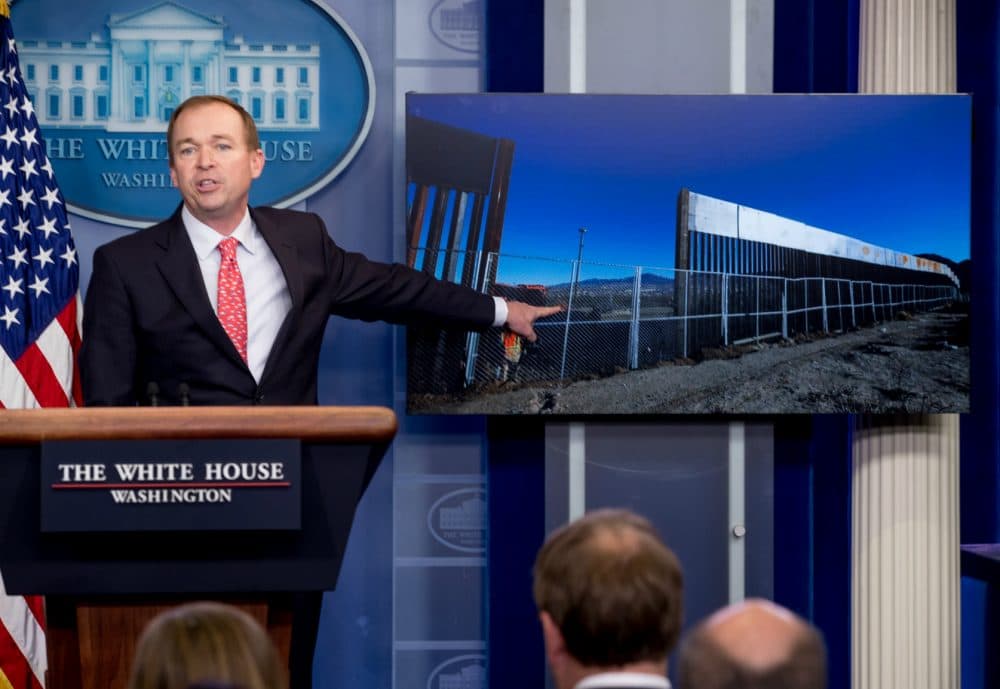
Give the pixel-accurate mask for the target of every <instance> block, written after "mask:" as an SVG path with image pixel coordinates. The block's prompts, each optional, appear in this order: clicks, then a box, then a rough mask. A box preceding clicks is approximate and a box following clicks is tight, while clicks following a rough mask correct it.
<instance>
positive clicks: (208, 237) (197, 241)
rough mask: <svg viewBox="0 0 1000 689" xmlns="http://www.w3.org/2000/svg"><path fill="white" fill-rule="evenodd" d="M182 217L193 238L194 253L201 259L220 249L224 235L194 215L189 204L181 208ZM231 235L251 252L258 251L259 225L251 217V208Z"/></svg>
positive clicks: (185, 227) (189, 235)
mask: <svg viewBox="0 0 1000 689" xmlns="http://www.w3.org/2000/svg"><path fill="white" fill-rule="evenodd" d="M181 219H182V220H183V222H184V229H185V230H187V233H188V237H190V238H191V245H192V246H194V253H195V255H196V256H197V257H198V260H199V261H204V260H205V259H206V258H208V257H209V256H210V255H211V254H212V252H213V251H217V250H218V246H219V242H220V241H222V239H223V237H222V235H221V234H219V233H218V232H216V231H215V230H213V229H212V228H211V227H209V226H208V225H206V224H205V223H203V222H202V221H201V220H198V218H196V217H194V215H193V214H192V213H191V211H189V210H188V208H187V206H184V207H183V208H182V209H181ZM229 236H230V237H235V238H236V240H237V241H238V242H239V243H240V244H242V245H243V248H244V249H246V250H247V251H248V252H250V253H251V254H252V253H254V252H255V251H256V249H257V226H256V225H254V222H253V219H252V218H251V217H250V209H249V208H247V210H246V212H244V214H243V219H242V220H240V224H239V225H237V226H236V229H235V230H233V232H232V234H230V235H229Z"/></svg>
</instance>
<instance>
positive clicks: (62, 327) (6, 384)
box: [0, 295, 83, 689]
mask: <svg viewBox="0 0 1000 689" xmlns="http://www.w3.org/2000/svg"><path fill="white" fill-rule="evenodd" d="M82 312H83V309H82V306H81V304H80V296H79V295H77V296H76V298H75V299H71V300H70V301H69V303H67V304H66V307H65V308H64V309H63V310H62V311H61V312H60V313H59V315H58V316H57V317H56V318H55V319H54V320H53V321H52V322H51V323H49V325H48V327H47V328H45V330H44V331H42V334H41V335H39V336H38V339H37V340H35V342H34V343H33V344H31V345H30V346H29V347H28V348H27V349H26V350H25V351H24V354H22V355H21V358H19V359H18V360H17V361H11V359H10V358H9V357H8V356H7V353H6V352H5V351H4V350H3V348H0V407H5V408H7V409H34V408H37V407H68V406H78V405H79V402H80V383H79V375H78V372H77V370H76V368H75V361H76V355H77V352H78V351H79V349H80V334H79V333H80V330H81V328H80V318H81V315H82ZM0 689H2V688H0Z"/></svg>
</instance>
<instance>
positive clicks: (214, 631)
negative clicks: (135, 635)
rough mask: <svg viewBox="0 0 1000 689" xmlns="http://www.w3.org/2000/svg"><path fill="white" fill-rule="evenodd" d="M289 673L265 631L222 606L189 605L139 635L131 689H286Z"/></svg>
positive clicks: (235, 610) (240, 613)
mask: <svg viewBox="0 0 1000 689" xmlns="http://www.w3.org/2000/svg"><path fill="white" fill-rule="evenodd" d="M287 683H288V682H287V671H286V669H285V668H284V667H283V666H282V663H281V660H280V659H279V657H278V651H277V649H276V648H275V646H274V644H273V643H272V642H271V639H270V638H269V637H268V635H267V632H266V631H264V629H263V627H261V626H260V624H258V623H257V621H256V620H254V619H253V618H252V617H251V616H250V615H248V614H247V613H245V612H243V611H242V610H239V609H238V608H234V607H232V606H230V605H224V604H222V603H208V602H204V603H189V604H186V605H181V606H179V607H176V608H173V609H171V610H168V611H166V612H164V613H161V614H160V615H158V616H156V617H155V618H154V619H153V621H152V622H150V623H149V625H148V626H147V627H146V629H145V631H143V633H142V636H140V637H139V644H138V646H137V647H136V650H135V658H134V660H133V663H132V673H131V676H130V677H129V683H128V687H129V689H188V687H191V686H192V685H196V686H197V685H203V686H218V687H232V689H286V687H287Z"/></svg>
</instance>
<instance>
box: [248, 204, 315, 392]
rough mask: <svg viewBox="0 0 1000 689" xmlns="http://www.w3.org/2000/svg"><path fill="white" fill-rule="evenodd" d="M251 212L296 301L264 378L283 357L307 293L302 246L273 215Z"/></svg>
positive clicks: (271, 356)
mask: <svg viewBox="0 0 1000 689" xmlns="http://www.w3.org/2000/svg"><path fill="white" fill-rule="evenodd" d="M250 215H251V217H252V218H253V221H254V224H255V225H256V226H257V231H258V232H260V235H261V236H262V237H263V238H264V241H266V242H267V245H268V247H270V249H271V253H273V254H274V257H275V259H277V261H278V265H279V266H281V272H282V274H283V275H284V276H285V285H287V287H288V294H289V296H290V297H291V300H292V308H291V309H289V311H288V315H287V316H285V320H284V322H283V323H282V324H281V328H279V329H278V334H277V336H276V337H275V338H274V344H272V345H271V351H270V352H268V354H267V362H266V363H265V365H264V373H263V374H262V375H261V380H264V378H266V377H267V373H268V371H269V370H270V369H271V366H272V363H273V362H274V361H275V360H276V359H278V357H280V356H281V352H282V350H283V349H284V344H285V342H286V340H287V339H288V338H289V337H290V335H291V333H292V330H293V327H294V324H295V322H296V320H297V319H298V315H299V313H300V312H301V310H302V302H303V299H304V298H305V295H304V287H303V284H302V271H301V269H300V266H299V252H298V249H296V248H295V246H294V245H292V244H290V243H289V242H288V241H287V240H286V239H285V236H284V234H283V233H282V232H281V228H280V227H278V226H277V225H276V224H274V223H273V222H271V221H270V219H269V218H267V217H265V216H264V215H262V214H261V213H255V212H254V209H253V208H251V209H250Z"/></svg>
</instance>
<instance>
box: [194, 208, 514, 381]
mask: <svg viewBox="0 0 1000 689" xmlns="http://www.w3.org/2000/svg"><path fill="white" fill-rule="evenodd" d="M181 217H182V219H183V221H184V229H186V230H187V233H188V237H190V238H191V244H192V245H193V246H194V253H195V255H196V256H197V257H198V266H199V267H200V268H201V277H202V279H203V280H204V281H205V290H206V291H207V292H208V299H209V301H210V302H211V303H212V310H213V311H215V313H216V314H218V313H219V304H218V301H219V264H220V263H221V262H222V255H221V254H220V253H219V242H221V241H222V240H223V239H225V237H224V236H223V235H221V234H219V233H218V232H216V231H215V230H213V229H212V228H211V227H209V226H208V225H206V224H205V223H203V222H201V221H200V220H198V219H197V218H196V217H194V215H192V214H191V212H190V211H189V210H188V208H187V206H184V208H183V210H182V211H181ZM229 236H230V237H235V238H236V240H237V241H238V242H239V246H238V247H237V248H236V262H237V263H238V264H239V266H240V274H241V275H242V276H243V290H244V292H245V293H246V300H247V366H248V367H249V369H250V372H251V373H252V374H253V377H254V380H256V381H257V382H258V383H259V382H260V377H261V375H262V374H263V373H264V365H265V364H266V363H267V357H268V355H269V354H270V353H271V346H272V345H273V344H274V339H275V338H276V337H277V336H278V330H279V329H280V328H281V324H282V323H283V322H284V321H285V316H286V315H288V312H289V310H291V308H292V297H291V295H290V294H289V292H288V284H287V283H286V282H285V276H284V274H283V273H282V272H281V266H280V265H279V264H278V259H276V258H275V257H274V253H272V252H271V247H269V246H268V245H267V242H266V241H264V238H263V237H262V236H261V234H260V232H259V231H258V230H257V226H256V225H255V224H254V222H253V219H252V218H251V217H250V210H249V209H247V211H246V213H245V214H244V216H243V219H242V220H241V221H240V224H239V225H238V226H237V227H236V229H235V230H233V232H232V234H231V235H229ZM493 306H494V312H493V325H495V326H498V327H499V326H502V325H503V324H504V323H506V322H507V302H505V301H504V300H503V299H501V298H500V297H493Z"/></svg>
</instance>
